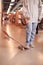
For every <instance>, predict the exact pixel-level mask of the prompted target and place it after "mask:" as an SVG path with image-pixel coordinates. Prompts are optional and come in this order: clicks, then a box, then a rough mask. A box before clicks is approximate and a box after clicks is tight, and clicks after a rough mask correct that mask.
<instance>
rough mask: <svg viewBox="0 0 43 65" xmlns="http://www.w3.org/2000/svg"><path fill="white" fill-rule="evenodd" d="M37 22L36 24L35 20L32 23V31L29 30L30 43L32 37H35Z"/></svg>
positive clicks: (32, 39)
mask: <svg viewBox="0 0 43 65" xmlns="http://www.w3.org/2000/svg"><path fill="white" fill-rule="evenodd" d="M37 24H38V23H37V22H34V23H32V32H31V38H30V42H31V44H32V42H33V41H34V38H35V34H36V28H37Z"/></svg>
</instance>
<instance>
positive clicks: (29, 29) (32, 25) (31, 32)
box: [26, 22, 38, 45]
mask: <svg viewBox="0 0 43 65" xmlns="http://www.w3.org/2000/svg"><path fill="white" fill-rule="evenodd" d="M37 24H38V23H37V22H29V23H27V24H26V43H27V45H29V44H31V43H32V42H33V40H34V38H35V34H36V28H37Z"/></svg>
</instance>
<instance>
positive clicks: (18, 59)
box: [0, 24, 43, 65]
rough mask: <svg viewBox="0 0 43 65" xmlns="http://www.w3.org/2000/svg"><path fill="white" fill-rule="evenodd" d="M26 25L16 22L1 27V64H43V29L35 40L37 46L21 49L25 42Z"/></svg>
mask: <svg viewBox="0 0 43 65" xmlns="http://www.w3.org/2000/svg"><path fill="white" fill-rule="evenodd" d="M25 38H26V27H25V26H22V25H21V26H20V25H14V24H7V25H2V26H1V28H0V65H43V31H41V30H40V31H39V33H38V35H36V37H35V40H34V42H33V43H34V45H35V48H31V49H29V50H24V51H21V50H20V49H18V46H19V45H20V44H23V45H24V44H25Z"/></svg>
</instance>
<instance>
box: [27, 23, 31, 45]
mask: <svg viewBox="0 0 43 65" xmlns="http://www.w3.org/2000/svg"><path fill="white" fill-rule="evenodd" d="M31 32H32V23H31V22H29V23H27V25H26V45H28V46H29V45H30V39H31Z"/></svg>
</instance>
